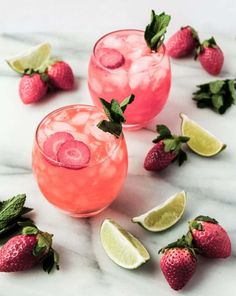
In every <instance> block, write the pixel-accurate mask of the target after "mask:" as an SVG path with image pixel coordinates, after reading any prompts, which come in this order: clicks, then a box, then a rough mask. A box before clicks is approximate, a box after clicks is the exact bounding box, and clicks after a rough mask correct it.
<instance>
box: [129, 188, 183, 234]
mask: <svg viewBox="0 0 236 296" xmlns="http://www.w3.org/2000/svg"><path fill="white" fill-rule="evenodd" d="M185 207H186V194H185V192H184V191H181V192H179V193H176V194H175V195H173V196H171V197H170V198H168V199H167V200H166V201H165V202H164V203H162V204H160V205H159V206H157V207H155V208H153V209H151V210H150V211H148V212H146V213H144V214H142V215H140V216H138V217H134V218H133V219H132V222H134V223H138V224H140V225H141V226H142V227H144V228H145V229H147V230H149V231H152V232H159V231H163V230H166V229H168V228H170V227H171V226H173V225H174V224H175V223H177V222H178V221H179V219H180V218H181V217H182V215H183V213H184V210H185Z"/></svg>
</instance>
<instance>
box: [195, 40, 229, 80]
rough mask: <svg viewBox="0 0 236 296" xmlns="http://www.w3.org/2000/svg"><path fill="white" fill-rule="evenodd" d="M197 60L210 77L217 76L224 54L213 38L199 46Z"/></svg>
mask: <svg viewBox="0 0 236 296" xmlns="http://www.w3.org/2000/svg"><path fill="white" fill-rule="evenodd" d="M197 58H198V59H199V61H200V63H201V65H202V67H203V68H204V69H205V70H206V71H207V72H208V73H209V74H211V75H218V74H219V73H220V71H221V69H222V67H223V64H224V54H223V52H222V50H221V49H220V47H219V46H218V45H217V43H216V41H215V39H214V38H213V37H211V38H210V39H208V40H205V41H204V42H203V43H202V44H201V45H200V46H199V48H198V49H197Z"/></svg>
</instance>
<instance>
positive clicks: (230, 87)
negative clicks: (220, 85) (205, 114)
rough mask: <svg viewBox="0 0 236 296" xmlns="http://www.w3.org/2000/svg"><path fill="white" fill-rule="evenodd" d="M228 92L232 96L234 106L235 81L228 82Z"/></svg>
mask: <svg viewBox="0 0 236 296" xmlns="http://www.w3.org/2000/svg"><path fill="white" fill-rule="evenodd" d="M227 84H228V90H229V93H230V96H231V101H232V103H233V104H234V103H235V101H236V93H235V84H234V80H227Z"/></svg>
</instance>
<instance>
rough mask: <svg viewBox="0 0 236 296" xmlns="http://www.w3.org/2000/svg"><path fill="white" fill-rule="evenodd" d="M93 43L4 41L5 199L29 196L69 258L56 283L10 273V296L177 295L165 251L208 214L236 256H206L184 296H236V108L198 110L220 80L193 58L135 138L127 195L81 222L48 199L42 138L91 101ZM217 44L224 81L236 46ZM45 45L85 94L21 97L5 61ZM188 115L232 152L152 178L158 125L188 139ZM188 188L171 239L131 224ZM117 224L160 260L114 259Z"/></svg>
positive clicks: (76, 39) (0, 71) (0, 49)
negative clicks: (127, 263) (149, 158)
mask: <svg viewBox="0 0 236 296" xmlns="http://www.w3.org/2000/svg"><path fill="white" fill-rule="evenodd" d="M91 36H92V35H89V34H82V33H81V34H79V33H77V34H76V33H73V34H52V33H47V34H46V33H45V34H29V33H28V34H3V35H1V36H0V44H1V46H0V98H1V108H0V118H1V124H0V143H1V144H0V198H1V199H5V198H7V197H10V196H11V195H14V194H17V193H22V192H25V193H26V194H27V196H28V201H27V205H28V206H31V207H33V208H35V212H34V214H33V218H34V219H35V221H36V222H37V224H38V226H39V227H40V228H42V229H45V230H47V231H48V232H51V233H54V235H55V237H54V242H55V248H56V249H57V250H58V251H59V253H60V255H61V270H60V271H59V272H55V273H53V274H51V275H47V274H45V273H43V272H42V271H41V270H38V269H37V268H36V269H34V270H33V271H29V272H22V273H15V274H0V283H1V292H0V295H1V296H8V295H18V296H23V295H24V296H32V295H34V296H38V295H47V296H50V295H55V293H57V295H59V296H61V295H68V296H75V295H84V296H87V295H88V296H90V295H109V296H121V295H124V296H126V295H127V296H130V295H137V296H139V295H140V296H143V295H161V296H165V295H168V296H170V295H176V292H174V291H172V290H171V289H170V287H169V286H168V284H167V283H166V281H165V279H164V278H163V275H162V273H161V271H160V268H159V259H160V258H159V256H158V255H157V250H158V249H160V248H161V247H162V246H164V245H166V244H167V243H169V242H171V241H173V240H175V239H176V238H177V237H179V236H180V235H182V234H183V233H184V232H185V231H186V229H187V221H188V220H189V219H190V218H193V217H195V216H197V215H199V214H207V215H209V216H213V217H215V218H216V219H217V220H219V221H220V222H221V223H222V225H223V226H224V227H225V228H226V229H227V231H228V232H229V235H230V237H231V240H232V246H233V254H232V257H231V258H229V259H226V260H202V259H201V258H200V259H199V264H198V269H197V272H196V274H195V276H194V277H193V278H192V280H191V282H190V283H189V284H188V285H187V286H186V287H185V288H184V289H183V290H182V291H181V292H179V294H180V295H191V296H199V295H202V296H205V295H209V294H211V295H214V296H220V295H222V294H223V295H225V296H234V295H236V285H235V277H236V269H235V264H236V226H235V213H236V200H235V198H236V197H235V192H236V183H235V179H236V169H235V164H236V152H235V151H236V140H235V136H234V135H235V123H236V108H235V107H232V108H231V109H230V110H229V111H228V112H227V113H226V114H225V115H224V116H220V115H217V114H215V113H213V112H212V111H210V110H200V109H197V108H196V106H195V103H194V102H193V101H192V100H191V93H192V92H193V91H194V90H195V85H196V84H199V83H203V82H207V81H209V80H211V79H213V78H212V77H211V76H209V75H207V74H206V73H205V72H204V71H203V70H202V69H201V67H200V65H199V64H198V63H196V62H194V61H192V60H190V59H185V60H181V61H180V60H178V61H172V70H173V84H172V89H171V94H170V98H169V101H168V103H167V105H166V107H165V109H164V110H163V111H162V112H161V114H160V115H159V116H158V118H157V119H156V120H155V121H153V122H152V123H150V125H149V126H148V127H147V129H143V130H141V131H137V132H132V133H131V132H129V133H128V132H126V133H125V136H126V139H127V144H128V150H129V173H128V177H127V180H126V182H125V185H124V187H123V189H122V191H121V192H120V194H119V197H118V198H117V200H116V201H115V202H114V203H113V204H112V205H111V206H110V207H109V208H108V209H107V210H105V211H104V212H102V213H101V214H99V215H98V216H96V217H94V218H91V219H85V220H76V219H73V218H70V217H68V216H65V215H63V214H61V213H60V212H59V211H57V210H56V209H55V208H53V207H52V206H51V205H50V204H49V203H48V202H47V201H46V200H45V199H44V198H43V196H42V194H41V193H40V191H39V189H38V187H37V185H36V182H35V180H34V178H33V176H32V171H31V146H32V142H33V136H34V131H35V128H36V126H37V124H38V122H39V121H40V120H41V119H42V117H43V116H44V115H46V114H47V113H48V112H49V111H52V110H53V109H55V108H58V107H60V106H63V105H67V104H73V103H89V102H90V99H89V93H88V89H87V84H86V77H87V64H88V59H89V54H90V51H91V48H92V47H91V46H92V44H93V43H94V42H95V39H94V36H92V37H91ZM216 37H217V36H216ZM217 39H218V41H219V43H220V44H221V46H222V48H223V50H224V52H225V56H226V61H225V65H224V69H223V71H222V74H221V75H220V77H221V78H223V77H234V75H235V69H236V42H235V41H234V40H233V39H227V38H224V39H222V38H217ZM45 40H47V41H50V42H51V44H52V46H53V48H54V51H53V52H54V54H55V55H59V56H61V57H63V59H65V60H66V61H68V62H69V63H70V64H71V66H72V67H73V70H74V73H75V75H76V81H77V88H76V89H75V90H74V91H71V92H60V93H59V92H58V93H56V94H54V95H50V96H49V97H47V99H45V100H44V101H42V102H41V103H38V104H35V105H31V106H25V105H23V104H22V103H21V101H20V99H19V97H18V82H19V78H18V76H17V75H16V74H15V73H13V72H12V71H11V70H10V69H9V68H8V66H7V65H6V63H5V62H4V58H5V57H7V56H10V55H13V54H16V53H17V52H19V51H20V50H22V49H24V48H27V47H29V46H32V45H34V44H37V43H40V42H42V41H45ZM180 111H182V112H185V113H186V114H188V115H189V116H190V117H192V118H193V119H195V120H197V121H198V122H199V123H200V124H202V125H203V126H205V127H206V128H208V129H209V130H211V131H212V132H213V133H215V134H216V135H217V136H218V137H219V138H221V139H222V141H223V142H225V143H227V144H228V147H227V149H226V150H225V151H224V152H223V153H222V154H220V155H218V156H217V157H215V158H212V159H205V158H201V157H198V156H196V155H194V154H193V153H189V160H188V162H186V163H185V164H184V165H183V166H182V167H181V168H179V167H178V166H177V165H175V164H174V165H172V166H171V167H169V168H168V169H166V170H165V171H163V173H160V174H150V173H148V172H146V171H145V170H144V169H143V160H144V157H145V155H146V153H147V151H148V150H149V149H150V147H152V143H151V140H152V139H153V138H154V137H155V133H154V127H155V124H156V123H157V122H158V123H164V124H167V125H169V126H170V128H171V129H172V130H173V131H175V132H179V125H180V120H179V117H178V113H179V112H180ZM180 190H186V192H187V194H188V203H187V210H186V212H185V214H184V217H183V219H182V220H181V221H180V222H179V223H178V224H177V225H176V226H175V227H173V228H171V229H170V230H169V231H166V232H163V233H160V234H151V233H148V232H146V231H145V230H143V229H142V228H140V227H139V226H138V225H134V224H132V223H131V222H130V218H131V217H133V216H134V215H137V214H140V213H142V212H143V211H146V210H147V209H149V208H150V207H153V206H155V205H157V204H159V203H160V202H162V201H164V200H165V199H166V198H168V197H169V196H170V195H171V194H173V193H175V192H178V191H180ZM107 217H110V218H113V219H115V220H117V221H118V222H119V223H120V224H121V225H123V226H124V227H125V228H126V229H128V230H129V231H131V232H132V233H133V234H134V235H136V236H137V237H139V238H140V239H141V241H142V242H143V243H144V244H145V245H146V246H147V248H148V250H149V251H150V254H151V260H150V262H148V263H147V264H146V265H145V266H143V267H141V268H140V269H138V270H135V271H127V270H124V269H122V268H120V267H118V266H116V265H115V264H114V263H113V262H111V261H110V260H109V258H108V257H107V256H106V254H105V253H104V251H103V249H102V247H101V243H100V240H99V227H100V224H101V222H102V221H103V219H104V218H107Z"/></svg>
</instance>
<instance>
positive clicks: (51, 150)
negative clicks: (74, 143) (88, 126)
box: [43, 132, 74, 160]
mask: <svg viewBox="0 0 236 296" xmlns="http://www.w3.org/2000/svg"><path fill="white" fill-rule="evenodd" d="M71 140H74V137H73V136H72V135H71V134H69V133H66V132H56V133H54V134H52V135H50V136H49V137H48V138H47V140H46V141H45V142H44V144H43V151H44V153H45V154H46V155H47V156H48V157H50V158H51V159H53V160H57V152H58V150H59V148H60V146H61V145H62V144H64V143H65V142H66V141H71Z"/></svg>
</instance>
